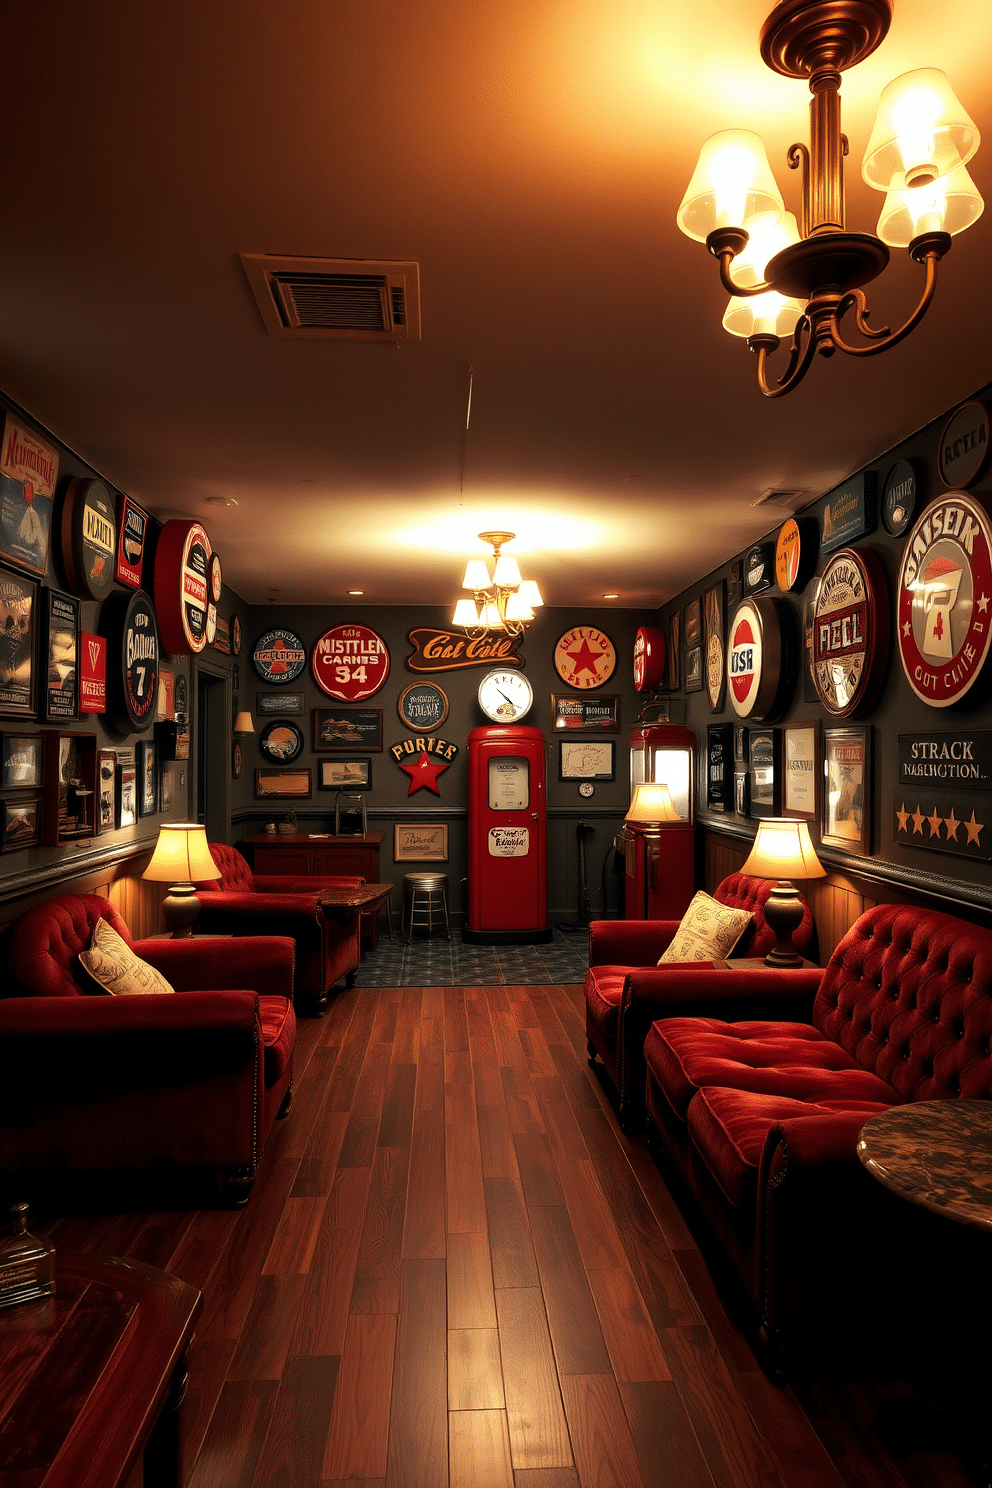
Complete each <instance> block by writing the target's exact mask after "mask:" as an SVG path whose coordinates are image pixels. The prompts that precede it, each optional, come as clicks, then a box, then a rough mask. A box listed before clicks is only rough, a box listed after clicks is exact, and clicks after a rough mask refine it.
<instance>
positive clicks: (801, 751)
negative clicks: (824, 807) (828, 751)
mask: <svg viewBox="0 0 992 1488" xmlns="http://www.w3.org/2000/svg"><path fill="white" fill-rule="evenodd" d="M819 787H820V725H819V723H818V722H817V721H816V720H815V719H813V720H811V721H810V722H809V723H791V724H789V725H788V726H787V727H786V728H784V729H783V730H782V815H783V816H802V817H806V818H807V819H808V820H810V821H816V820H818V818H819V815H820V788H819Z"/></svg>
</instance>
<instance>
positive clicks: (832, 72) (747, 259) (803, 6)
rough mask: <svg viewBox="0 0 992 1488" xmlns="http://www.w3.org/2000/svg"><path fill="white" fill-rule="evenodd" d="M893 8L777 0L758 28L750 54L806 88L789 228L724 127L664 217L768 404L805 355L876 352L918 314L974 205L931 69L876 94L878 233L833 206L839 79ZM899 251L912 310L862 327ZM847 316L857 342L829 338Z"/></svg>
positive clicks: (968, 130)
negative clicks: (774, 366)
mask: <svg viewBox="0 0 992 1488" xmlns="http://www.w3.org/2000/svg"><path fill="white" fill-rule="evenodd" d="M891 19H892V0H780V3H779V4H778V5H776V7H775V9H774V10H773V11H772V13H771V15H770V16H769V17H768V19H767V20H766V21H765V24H764V26H763V27H762V31H761V43H760V45H761V55H762V58H763V59H764V61H765V63H766V64H767V66H768V67H770V68H771V69H772V71H773V72H777V73H779V74H781V75H782V76H784V77H791V78H803V79H806V80H807V81H808V83H809V89H810V93H811V94H812V98H811V101H810V143H809V145H808V146H807V145H805V144H794V145H792V146H790V148H789V150H788V152H787V156H786V158H787V161H788V164H789V167H790V169H792V170H798V171H799V172H800V178H801V179H800V194H801V208H800V215H799V221H798V222H797V221H796V218H795V217H794V216H793V214H792V213H791V212H786V210H785V203H784V201H783V199H782V196H781V193H780V191H779V189H778V186H777V184H776V182H775V178H774V176H773V174H772V171H771V168H770V166H769V164H768V159H767V156H766V154H765V148H764V145H763V144H762V142H761V140H760V138H759V137H758V135H756V134H753V133H752V132H751V131H750V130H747V129H725V130H721V131H720V132H719V133H718V134H715V135H712V136H711V137H710V138H709V139H708V140H706V142H705V143H704V145H703V147H702V149H701V151H700V154H699V160H698V162H697V164H696V169H695V171H694V172H693V175H692V179H691V181H690V182H689V186H688V188H687V190H686V193H685V196H684V197H683V199H682V203H681V205H680V206H679V209H678V213H677V218H676V220H677V222H678V225H679V227H680V228H681V230H682V231H683V232H684V233H685V234H686V235H687V236H688V237H690V238H695V239H696V240H697V241H698V242H702V243H705V244H706V246H707V248H708V249H709V251H710V253H712V254H713V256H714V258H716V259H718V260H719V264H720V282H721V284H722V285H723V287H724V289H725V290H726V291H727V292H728V293H729V294H730V296H731V302H730V305H729V306H728V307H727V310H726V312H725V314H724V317H723V324H724V327H725V328H726V330H728V331H729V332H730V333H731V335H734V336H741V337H744V338H745V339H746V341H747V345H748V348H749V349H750V350H751V351H752V352H754V353H755V354H756V355H757V357H758V384H759V386H760V388H761V391H762V392H763V393H764V394H765V395H766V397H770V398H777V397H781V396H782V394H783V393H787V392H789V391H790V390H791V389H792V388H794V387H796V386H797V385H798V384H799V383H800V382H801V381H802V379H803V378H804V377H805V375H806V373H807V371H808V370H809V367H810V364H811V363H812V360H813V356H814V354H815V353H816V352H819V354H820V355H821V356H824V357H830V356H833V355H834V354H835V353H836V352H838V351H842V352H845V353H846V354H847V355H849V356H856V357H865V356H875V355H877V354H878V353H879V352H882V351H885V350H887V348H888V347H890V346H895V345H896V344H897V343H898V342H900V341H902V340H903V339H904V337H906V336H908V335H909V333H910V331H912V330H913V328H914V327H915V326H916V325H917V324H918V323H919V322H920V320H922V318H923V316H924V315H925V314H926V312H927V309H928V307H929V305H930V301H931V299H932V298H933V293H934V289H935V287H936V282H937V265H938V263H939V262H940V260H941V259H942V258H943V257H944V255H945V254H946V253H947V252H948V251H949V249H950V247H951V239H952V237H953V235H954V234H955V233H959V232H963V231H964V230H965V229H966V228H968V227H970V226H971V225H972V223H973V222H975V221H976V220H977V219H978V217H980V216H981V213H982V211H983V209H984V202H983V201H982V197H981V194H980V193H979V191H978V188H977V187H976V186H975V183H974V182H973V181H972V179H971V177H970V175H969V174H968V171H967V170H966V169H965V166H966V165H967V162H968V161H969V160H970V159H971V157H972V156H973V155H974V153H975V151H976V150H977V149H978V145H979V142H980V140H979V132H978V129H977V127H976V125H975V124H974V122H973V120H972V119H971V118H970V117H969V115H968V113H967V111H966V110H965V109H964V108H963V107H962V105H961V103H960V102H959V100H958V99H957V98H956V97H955V95H954V92H953V90H952V89H951V86H950V84H949V83H948V81H947V78H946V77H945V76H944V74H943V73H942V72H940V71H939V69H937V68H935V67H921V68H918V69H916V70H915V71H914V72H908V73H905V74H904V75H903V76H902V77H900V78H896V79H895V80H894V81H893V82H891V83H889V84H888V86H887V87H886V88H885V89H884V90H883V92H882V96H881V98H880V99H879V104H878V111H877V114H876V118H875V124H874V128H873V129H872V133H871V136H870V138H869V140H868V145H867V148H866V150H865V155H864V162H863V165H862V176H863V178H864V180H865V181H866V182H867V183H868V185H869V186H872V187H873V188H875V189H876V190H878V191H882V192H884V193H885V201H884V204H883V207H882V212H881V216H880V218H879V222H878V230H877V236H876V235H873V234H870V233H856V232H848V230H847V224H846V217H845V202H844V157H845V156H846V155H847V151H848V142H847V137H846V136H845V135H844V134H842V133H841V124H840V83H841V74H842V73H843V72H844V71H846V70H847V69H849V68H851V67H853V66H855V65H856V64H857V63H858V62H860V61H862V60H863V59H864V58H865V57H867V56H870V55H871V53H872V52H873V51H874V50H875V48H876V47H877V46H878V44H879V42H881V41H882V39H883V38H884V37H885V35H886V33H887V32H888V29H889V23H890V21H891ZM887 245H889V246H891V247H895V248H906V249H907V250H908V252H909V256H910V258H912V259H913V260H914V262H916V263H918V264H920V265H921V267H922V268H923V269H924V273H925V279H924V284H923V289H922V291H921V295H920V299H919V302H918V304H917V306H916V308H915V309H914V310H913V312H912V314H911V315H910V316H909V317H908V319H907V320H905V321H904V322H903V324H902V325H901V326H899V327H897V328H896V329H891V328H890V327H889V326H882V327H879V328H876V327H874V326H871V325H869V315H870V311H869V309H868V303H867V300H866V297H865V294H864V289H863V286H864V285H866V284H869V283H870V282H871V281H872V280H873V279H875V278H877V277H878V275H879V274H881V273H882V271H883V270H884V269H885V267H886V265H887V264H888V261H889V246H887ZM849 315H850V316H851V317H852V319H853V323H854V328H855V330H856V332H857V333H858V335H859V337H860V338H861V339H860V340H856V341H854V342H851V341H849V340H848V339H847V338H846V336H845V335H844V333H843V332H842V330H841V322H842V320H843V319H844V317H845V316H849ZM790 336H791V338H792V342H791V348H790V354H789V359H788V363H787V365H786V366H785V369H784V371H783V372H782V374H781V375H780V376H779V377H778V378H777V380H773V379H772V377H771V375H770V373H771V369H770V367H769V366H768V359H769V357H770V356H771V355H772V354H773V353H774V352H775V351H777V350H778V348H779V346H780V344H781V342H782V341H783V340H784V339H785V338H787V337H790Z"/></svg>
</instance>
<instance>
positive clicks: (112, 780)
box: [96, 749, 117, 832]
mask: <svg viewBox="0 0 992 1488" xmlns="http://www.w3.org/2000/svg"><path fill="white" fill-rule="evenodd" d="M116 785H117V755H116V753H115V751H114V750H113V749H101V750H99V751H98V753H97V757H96V821H97V829H98V831H100V832H112V831H113V830H114V826H115V825H116V820H117V799H116V798H117V791H116Z"/></svg>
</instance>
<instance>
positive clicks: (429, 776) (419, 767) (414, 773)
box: [400, 753, 451, 796]
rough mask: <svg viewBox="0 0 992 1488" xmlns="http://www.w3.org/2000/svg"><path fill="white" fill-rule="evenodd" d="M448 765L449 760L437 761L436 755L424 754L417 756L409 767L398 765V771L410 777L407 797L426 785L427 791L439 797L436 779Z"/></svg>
mask: <svg viewBox="0 0 992 1488" xmlns="http://www.w3.org/2000/svg"><path fill="white" fill-rule="evenodd" d="M450 763H451V761H450V760H445V759H438V757H437V755H434V754H427V753H424V754H418V755H417V758H416V760H415V761H413V762H412V763H410V764H409V765H400V769H401V770H405V771H406V773H407V774H408V775H409V777H410V789H409V790H408V791H407V795H408V796H412V795H413V794H414V792H415V791H418V790H423V788H424V786H425V785H426V787H427V789H428V790H432V791H433V792H434V794H435V795H436V796H439V795H440V794H441V792H440V790H439V788H438V783H437V777H438V776H439V775H440V773H441V771H442V770H446V769H447V768H448V766H449V764H450Z"/></svg>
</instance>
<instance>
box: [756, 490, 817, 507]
mask: <svg viewBox="0 0 992 1488" xmlns="http://www.w3.org/2000/svg"><path fill="white" fill-rule="evenodd" d="M808 500H809V492H808V491H783V490H779V489H778V487H776V486H773V487H772V488H771V490H769V491H765V493H764V495H762V496H758V497H756V498H755V500H754V501H752V502H751V505H752V506H784V507H785V509H786V510H787V511H798V510H799V508H800V507H801V506H805V505H806V503H807V501H808Z"/></svg>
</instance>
